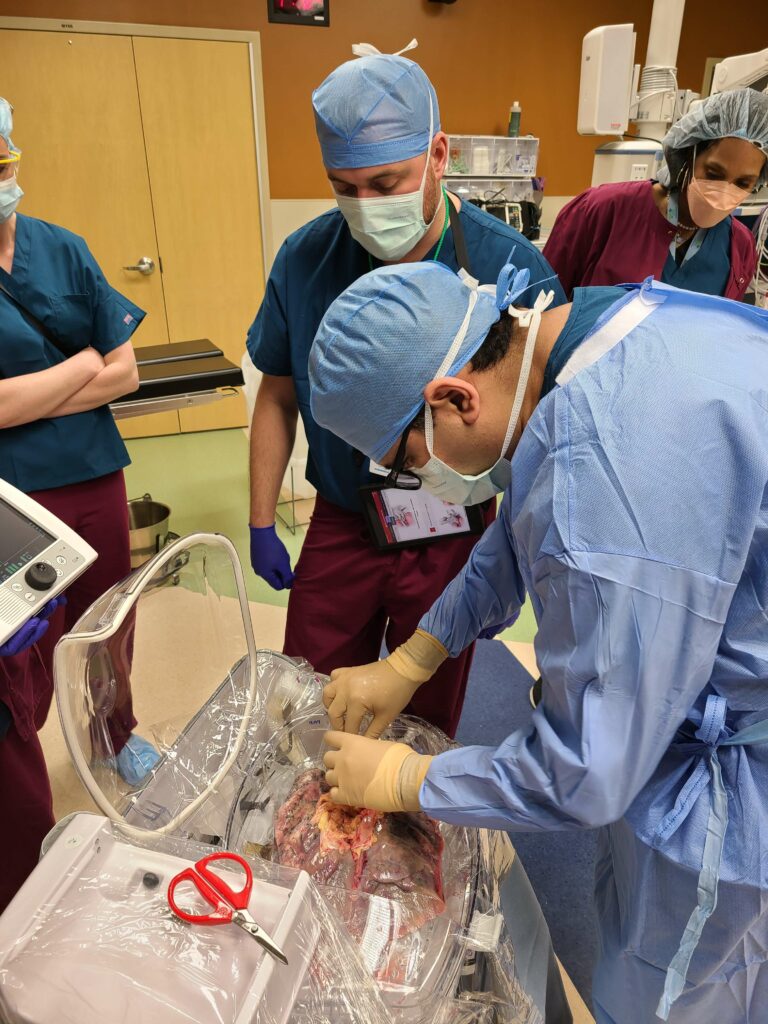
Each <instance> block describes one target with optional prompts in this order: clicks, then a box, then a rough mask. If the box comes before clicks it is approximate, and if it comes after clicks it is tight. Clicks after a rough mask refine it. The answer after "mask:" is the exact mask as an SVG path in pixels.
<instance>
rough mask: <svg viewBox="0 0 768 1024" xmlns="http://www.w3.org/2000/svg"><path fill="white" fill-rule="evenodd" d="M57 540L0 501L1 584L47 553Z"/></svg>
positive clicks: (10, 506)
mask: <svg viewBox="0 0 768 1024" xmlns="http://www.w3.org/2000/svg"><path fill="white" fill-rule="evenodd" d="M55 539H56V538H55V537H52V536H51V535H50V533H46V532H45V530H42V529H41V528H40V527H39V526H38V525H37V524H36V523H33V522H32V521H31V520H30V519H27V517H26V516H25V515H23V514H22V513H21V512H19V511H17V509H15V508H13V506H12V505H9V504H8V503H7V502H5V501H2V500H1V499H0V583H3V582H4V581H5V580H7V579H8V578H9V577H10V576H13V574H14V573H16V572H18V571H19V569H22V568H23V567H24V566H25V565H27V563H28V562H31V561H32V560H33V559H34V558H35V556H36V555H39V554H40V552H41V551H45V549H46V548H47V547H48V546H49V545H50V544H52V543H53V542H54V540H55Z"/></svg>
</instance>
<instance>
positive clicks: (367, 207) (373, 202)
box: [336, 97, 443, 261]
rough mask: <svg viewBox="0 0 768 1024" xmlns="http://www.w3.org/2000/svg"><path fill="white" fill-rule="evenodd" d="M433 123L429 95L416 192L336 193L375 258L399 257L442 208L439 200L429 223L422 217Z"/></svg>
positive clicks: (351, 225)
mask: <svg viewBox="0 0 768 1024" xmlns="http://www.w3.org/2000/svg"><path fill="white" fill-rule="evenodd" d="M433 126H434V112H433V110H432V98H431V97H430V100H429V146H428V147H427V156H426V160H425V162H424V172H423V173H422V175H421V184H420V185H419V189H418V191H417V192H406V193H405V194H404V195H400V196H381V197H380V198H376V199H355V198H353V197H351V196H340V195H337V196H336V202H337V204H338V207H339V209H340V210H341V214H342V216H343V217H344V220H345V221H346V222H347V225H348V226H349V230H350V233H351V235H352V237H353V238H354V239H355V241H357V242H359V243H360V245H362V247H363V248H364V249H366V250H367V251H368V252H369V253H370V254H371V255H372V256H375V257H376V259H378V260H388V261H394V260H399V259H402V258H403V256H405V254H406V253H409V252H410V251H411V249H413V247H414V246H415V245H416V244H417V243H418V242H419V241H421V239H422V238H423V237H424V235H426V233H427V232H428V231H429V229H430V228H431V227H432V225H433V224H434V223H435V220H436V219H437V217H438V215H439V214H440V212H441V211H442V209H443V204H442V203H441V202H438V204H437V206H436V208H435V212H434V215H433V217H432V220H431V221H430V222H429V224H427V222H426V221H425V220H424V188H425V186H426V183H427V168H428V167H429V158H430V156H431V153H432V129H433Z"/></svg>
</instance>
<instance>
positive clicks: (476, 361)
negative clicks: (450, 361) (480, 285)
mask: <svg viewBox="0 0 768 1024" xmlns="http://www.w3.org/2000/svg"><path fill="white" fill-rule="evenodd" d="M516 327H517V320H515V318H514V317H511V316H507V314H506V313H502V314H501V316H500V317H499V319H498V320H497V321H496V323H495V324H493V325H492V326H491V329H490V331H488V333H487V334H486V336H485V341H484V342H483V343H482V345H481V346H480V348H479V349H478V350H477V352H475V354H474V355H473V356H472V359H471V360H470V366H471V367H472V369H473V370H474V371H475V372H476V373H483V372H484V371H485V370H491V369H493V367H494V366H497V365H498V364H499V363H500V362H501V361H502V359H504V358H505V356H506V355H507V353H508V352H509V348H510V346H511V344H512V342H513V341H514V340H515V334H516V330H515V329H516ZM424 413H425V408H424V406H422V407H421V410H420V412H419V413H417V415H416V418H415V419H414V420H413V427H412V429H413V430H418V431H420V432H421V433H424Z"/></svg>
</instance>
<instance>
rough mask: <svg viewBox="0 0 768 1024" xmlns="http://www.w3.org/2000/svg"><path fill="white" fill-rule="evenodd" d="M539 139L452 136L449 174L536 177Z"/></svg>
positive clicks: (447, 172) (486, 176) (449, 151)
mask: <svg viewBox="0 0 768 1024" xmlns="http://www.w3.org/2000/svg"><path fill="white" fill-rule="evenodd" d="M538 155H539V140H538V139H536V138H534V137H533V136H525V135H524V136H521V137H519V138H509V137H508V136H506V135H450V136H449V138H448V167H447V169H446V174H447V175H448V176H449V177H451V176H455V175H471V176H473V177H478V178H480V177H485V178H492V177H495V176H501V177H509V176H512V177H533V176H534V175H535V174H536V164H537V161H538Z"/></svg>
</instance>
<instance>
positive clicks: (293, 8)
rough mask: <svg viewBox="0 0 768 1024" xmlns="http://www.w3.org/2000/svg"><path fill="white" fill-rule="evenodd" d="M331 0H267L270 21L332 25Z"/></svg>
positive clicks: (290, 23)
mask: <svg viewBox="0 0 768 1024" xmlns="http://www.w3.org/2000/svg"><path fill="white" fill-rule="evenodd" d="M330 4H331V0H267V17H268V19H269V21H276V22H280V23H281V24H283V25H330V23H331V21H330V12H329V10H328V9H329V7H330Z"/></svg>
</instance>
